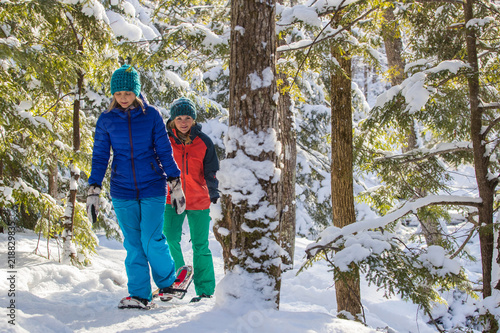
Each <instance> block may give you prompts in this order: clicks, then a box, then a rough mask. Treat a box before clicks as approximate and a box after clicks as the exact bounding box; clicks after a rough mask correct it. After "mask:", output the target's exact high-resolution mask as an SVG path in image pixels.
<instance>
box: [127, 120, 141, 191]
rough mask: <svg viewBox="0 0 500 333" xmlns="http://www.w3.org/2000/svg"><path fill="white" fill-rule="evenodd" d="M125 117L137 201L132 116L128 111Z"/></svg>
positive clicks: (137, 189)
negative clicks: (126, 117)
mask: <svg viewBox="0 0 500 333" xmlns="http://www.w3.org/2000/svg"><path fill="white" fill-rule="evenodd" d="M127 116H128V137H129V140H130V159H131V161H132V174H133V175H134V186H135V191H136V192H137V199H139V188H138V187H137V177H136V174H135V163H134V143H133V141H132V116H131V114H130V110H127Z"/></svg>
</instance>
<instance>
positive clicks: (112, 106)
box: [106, 96, 146, 112]
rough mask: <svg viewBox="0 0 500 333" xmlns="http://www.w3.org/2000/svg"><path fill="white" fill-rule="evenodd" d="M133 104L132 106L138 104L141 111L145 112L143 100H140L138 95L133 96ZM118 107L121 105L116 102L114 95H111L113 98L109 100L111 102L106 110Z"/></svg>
mask: <svg viewBox="0 0 500 333" xmlns="http://www.w3.org/2000/svg"><path fill="white" fill-rule="evenodd" d="M133 106H134V107H138V106H140V107H141V109H142V112H146V109H145V107H144V103H143V102H142V100H141V99H140V98H139V97H137V96H135V100H134V103H133ZM120 107H121V106H120V104H119V103H118V101H117V100H116V98H115V96H113V99H112V100H111V104H109V107H108V109H107V110H106V112H109V111H111V110H113V109H115V108H120Z"/></svg>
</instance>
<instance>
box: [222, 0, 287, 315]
mask: <svg viewBox="0 0 500 333" xmlns="http://www.w3.org/2000/svg"><path fill="white" fill-rule="evenodd" d="M275 8H276V1H275V0H269V1H246V0H234V1H232V2H231V61H230V67H229V69H230V85H229V89H230V97H229V129H228V133H227V135H226V158H225V159H224V160H222V161H221V170H220V172H219V174H220V175H221V176H220V177H219V180H220V190H221V192H222V194H223V195H222V215H223V218H222V221H218V222H217V224H216V225H215V227H214V233H215V235H216V237H217V239H218V240H219V242H220V243H221V245H222V248H223V255H224V266H225V269H226V277H225V278H224V279H237V280H238V281H243V282H246V281H248V280H251V281H253V283H251V284H249V285H245V284H240V285H235V284H234V283H228V284H226V287H227V288H226V289H225V290H224V292H225V293H226V294H227V295H228V296H231V297H232V298H233V299H242V300H243V301H250V300H248V299H246V300H245V299H243V298H245V296H244V295H246V294H247V293H248V292H249V291H248V290H246V289H247V288H250V289H251V290H252V292H251V294H252V295H254V296H255V299H254V300H251V301H252V302H256V301H257V299H258V298H260V299H261V300H264V301H265V302H266V303H267V304H271V306H272V307H274V308H278V306H279V291H280V279H281V251H282V250H281V248H280V246H279V232H280V226H279V218H280V217H279V212H280V210H281V207H280V204H281V198H280V197H279V193H280V192H281V191H280V190H279V187H280V186H281V185H280V184H279V183H280V179H279V178H280V172H279V170H278V169H277V168H278V156H279V154H280V148H281V146H280V144H279V142H278V141H277V135H278V132H279V124H278V109H277V102H278V99H279V96H278V92H277V87H276V72H275V64H276V59H275V55H276V32H275V15H276V12H275ZM243 276H244V277H245V278H243V279H241V277H243ZM248 277H249V279H248ZM229 289H231V290H229Z"/></svg>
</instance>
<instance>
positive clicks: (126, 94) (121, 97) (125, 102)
mask: <svg viewBox="0 0 500 333" xmlns="http://www.w3.org/2000/svg"><path fill="white" fill-rule="evenodd" d="M113 96H114V97H115V99H116V101H117V102H118V104H120V106H121V107H122V108H124V109H126V108H128V107H129V106H130V105H132V103H134V101H135V94H134V93H133V92H131V91H117V92H115V94H114V95H113Z"/></svg>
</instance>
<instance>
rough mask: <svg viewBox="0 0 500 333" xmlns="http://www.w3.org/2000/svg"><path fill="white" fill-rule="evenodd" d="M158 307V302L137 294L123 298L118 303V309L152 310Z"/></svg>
mask: <svg viewBox="0 0 500 333" xmlns="http://www.w3.org/2000/svg"><path fill="white" fill-rule="evenodd" d="M155 307H156V304H155V303H153V302H150V301H148V300H147V299H145V298H140V297H137V296H128V297H124V298H122V300H121V301H120V303H118V309H140V310H150V309H153V308H155Z"/></svg>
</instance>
